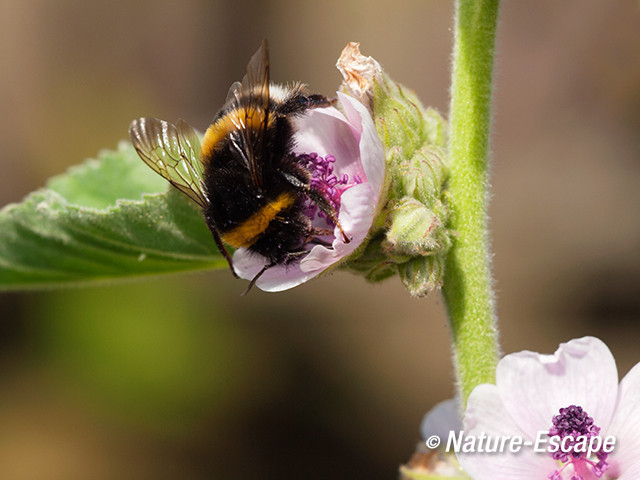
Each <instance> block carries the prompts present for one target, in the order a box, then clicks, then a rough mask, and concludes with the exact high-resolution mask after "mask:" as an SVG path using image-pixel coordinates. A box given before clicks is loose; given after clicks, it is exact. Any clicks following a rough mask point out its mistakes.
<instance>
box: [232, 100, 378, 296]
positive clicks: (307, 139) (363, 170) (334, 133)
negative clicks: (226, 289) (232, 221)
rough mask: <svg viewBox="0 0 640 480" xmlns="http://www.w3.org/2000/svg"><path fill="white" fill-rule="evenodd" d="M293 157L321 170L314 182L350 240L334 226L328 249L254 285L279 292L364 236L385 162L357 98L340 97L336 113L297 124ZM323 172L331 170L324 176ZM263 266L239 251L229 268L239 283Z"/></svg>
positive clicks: (319, 248)
mask: <svg viewBox="0 0 640 480" xmlns="http://www.w3.org/2000/svg"><path fill="white" fill-rule="evenodd" d="M297 127H298V130H297V134H296V138H295V140H296V147H295V149H294V153H296V154H297V155H305V154H306V155H307V156H308V157H309V161H314V162H318V163H320V164H321V165H320V166H321V168H323V169H324V170H323V171H322V175H320V176H319V178H318V182H323V188H326V189H327V190H331V191H330V192H328V193H327V195H326V196H327V197H328V199H329V201H330V202H332V203H333V204H334V205H336V206H338V207H339V209H338V220H339V222H340V224H341V226H342V228H343V229H344V231H345V233H346V234H347V235H348V236H349V239H350V241H349V242H348V243H346V242H345V241H344V239H343V237H342V235H341V234H340V232H339V230H338V228H337V227H335V226H334V225H330V227H331V229H332V230H333V232H334V234H333V236H332V237H330V238H328V239H327V243H328V245H327V246H323V245H313V246H310V247H309V248H310V252H309V253H308V254H306V255H304V256H303V257H301V259H300V261H297V262H293V263H290V264H288V265H279V266H275V267H272V268H269V269H267V270H266V271H265V272H264V274H262V276H261V277H260V278H259V279H258V280H257V282H256V285H257V286H258V288H260V289H262V290H265V291H270V292H277V291H281V290H287V289H289V288H292V287H295V286H297V285H299V284H301V283H303V282H306V281H307V280H309V279H311V278H313V277H315V276H317V275H319V274H320V273H322V272H324V271H325V270H327V269H329V268H331V267H333V266H335V265H338V264H339V263H341V261H342V260H344V259H345V258H346V257H348V256H349V255H350V254H351V253H352V252H353V251H354V250H355V249H356V248H358V246H359V245H360V244H361V243H362V241H363V240H364V239H365V237H366V236H367V233H368V232H369V229H370V227H371V225H372V223H373V219H374V216H375V214H376V211H377V207H378V203H379V200H380V197H381V194H382V187H383V183H384V174H385V159H384V151H383V148H382V143H381V142H380V139H379V137H378V133H377V131H376V128H375V125H374V122H373V119H372V118H371V114H370V112H369V110H368V108H367V107H366V106H365V105H363V104H362V103H361V102H360V101H358V100H356V99H355V98H353V97H351V96H348V95H345V94H343V93H338V108H334V107H328V108H317V109H313V110H310V111H309V112H308V114H305V115H304V116H303V117H301V118H300V119H298V124H297ZM327 168H328V169H329V171H328V172H327V171H326V170H327ZM312 214H313V215H314V217H315V218H314V220H313V225H314V226H318V227H319V228H327V225H328V224H327V221H326V219H325V218H323V217H322V216H319V215H315V212H312ZM266 264H267V260H266V259H265V258H264V257H261V256H259V255H255V254H252V253H250V252H249V251H247V250H246V249H244V248H239V249H238V250H236V252H235V253H234V255H233V265H234V268H235V270H236V272H237V273H238V275H239V276H240V277H241V278H245V279H247V280H251V279H253V278H254V277H255V276H256V274H257V273H258V272H260V270H261V269H262V268H263V267H264V266H265V265H266Z"/></svg>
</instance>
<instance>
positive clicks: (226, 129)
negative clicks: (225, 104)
mask: <svg viewBox="0 0 640 480" xmlns="http://www.w3.org/2000/svg"><path fill="white" fill-rule="evenodd" d="M264 116H265V111H264V110H262V109H258V108H253V107H251V108H239V109H236V110H232V111H231V112H228V113H225V114H224V115H223V116H222V117H220V118H219V119H218V120H216V121H215V122H214V123H212V124H211V125H210V126H209V128H207V131H206V132H205V134H204V138H203V140H202V147H201V148H200V158H202V159H203V160H207V159H209V158H211V156H212V155H213V151H214V150H215V149H216V147H217V146H218V145H219V144H220V142H222V141H223V140H224V139H225V138H227V136H229V134H231V133H232V132H235V131H237V130H251V129H258V128H260V126H261V125H262V124H263V122H264ZM272 122H273V116H271V117H269V125H268V126H271V123H272Z"/></svg>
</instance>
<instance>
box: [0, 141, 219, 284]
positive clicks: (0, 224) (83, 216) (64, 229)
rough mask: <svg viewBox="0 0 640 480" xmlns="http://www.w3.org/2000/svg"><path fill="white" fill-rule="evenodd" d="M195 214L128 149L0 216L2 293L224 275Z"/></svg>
mask: <svg viewBox="0 0 640 480" xmlns="http://www.w3.org/2000/svg"><path fill="white" fill-rule="evenodd" d="M226 265H227V263H226V261H225V260H224V258H223V257H222V255H220V253H219V252H218V250H217V248H216V246H215V243H214V241H213V238H212V237H211V233H210V232H209V230H208V229H207V227H206V225H205V222H204V220H203V218H202V213H201V212H200V211H199V208H198V207H197V206H196V205H195V204H194V203H193V202H192V201H191V200H189V199H188V198H187V197H186V196H185V195H183V194H181V193H179V192H177V191H175V189H173V188H168V183H167V182H166V181H165V180H164V179H162V178H161V177H160V176H158V175H156V174H155V173H153V172H152V171H151V170H150V169H149V168H148V167H147V166H146V165H144V164H143V162H142V161H141V160H140V159H139V158H138V155H137V154H136V152H135V150H134V149H133V147H132V146H131V144H129V143H125V142H123V143H122V144H121V145H120V147H119V148H118V150H117V151H104V152H101V153H100V155H99V159H97V160H95V159H93V160H88V161H86V162H85V163H83V164H82V165H79V166H77V167H73V168H71V169H70V170H69V171H68V172H67V173H66V174H64V175H60V176H57V177H54V178H52V179H51V180H49V182H48V183H47V188H44V189H41V190H37V191H35V192H33V193H31V194H30V195H28V196H27V197H26V198H25V199H24V200H23V201H22V203H19V204H11V205H8V206H6V207H4V208H3V209H2V210H0V289H2V290H9V289H11V290H17V289H25V288H42V287H55V286H64V285H71V284H85V283H91V282H99V281H106V280H117V279H128V278H135V277H140V276H145V275H155V274H161V273H172V272H184V271H193V270H202V269H214V268H226Z"/></svg>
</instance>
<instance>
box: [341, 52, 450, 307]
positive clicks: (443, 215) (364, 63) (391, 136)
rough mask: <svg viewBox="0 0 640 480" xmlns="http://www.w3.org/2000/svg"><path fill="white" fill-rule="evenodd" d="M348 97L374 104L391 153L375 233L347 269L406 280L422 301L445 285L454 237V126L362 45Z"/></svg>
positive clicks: (347, 77)
mask: <svg viewBox="0 0 640 480" xmlns="http://www.w3.org/2000/svg"><path fill="white" fill-rule="evenodd" d="M338 68H339V69H340V71H341V72H342V73H343V76H344V83H343V90H344V91H346V92H349V93H350V94H351V95H354V96H357V97H358V98H361V99H363V102H364V100H367V99H368V100H369V105H370V108H371V112H372V115H373V119H374V122H375V126H376V130H377V132H378V135H379V137H380V140H381V141H382V145H383V148H384V153H385V163H386V167H385V168H386V175H385V186H386V191H385V192H384V194H383V195H382V200H381V207H380V208H379V209H378V211H379V213H378V216H377V218H376V219H375V220H374V222H373V227H372V230H371V231H370V234H369V243H368V244H364V245H362V246H361V248H360V249H358V251H356V252H355V254H354V255H352V257H350V258H349V260H348V261H347V263H346V265H345V267H347V268H349V269H351V270H355V271H357V272H359V273H362V274H364V275H365V276H366V277H367V278H368V279H369V280H372V281H378V280H381V279H384V278H387V277H389V276H391V275H393V274H394V273H398V274H399V275H400V277H401V278H402V281H403V283H404V284H405V286H406V287H407V288H408V289H409V291H410V293H411V294H412V295H414V296H423V295H426V294H427V293H428V292H429V291H431V290H434V289H436V288H439V287H440V286H441V284H442V277H443V272H444V260H445V256H446V254H447V251H448V249H449V247H450V245H451V240H450V235H451V233H450V232H449V231H448V230H447V221H448V206H447V201H446V200H447V198H446V186H447V180H448V177H449V166H448V164H447V156H446V150H445V148H446V141H447V138H446V123H445V121H444V119H443V118H442V117H441V116H440V115H439V114H438V113H437V112H436V111H435V110H433V109H425V108H424V107H423V106H422V104H421V103H420V101H419V100H418V98H417V97H416V95H415V94H414V93H413V92H411V91H410V90H407V89H405V88H404V87H402V86H400V85H398V84H397V83H395V82H394V81H393V80H391V79H390V78H389V76H388V75H386V74H385V73H384V72H383V71H382V69H381V68H380V65H379V64H378V63H377V62H376V61H375V60H373V59H372V58H371V57H364V56H363V55H361V54H360V52H359V50H358V44H354V43H351V44H349V45H348V46H347V47H346V48H345V50H344V51H343V54H342V56H341V57H340V60H339V61H338Z"/></svg>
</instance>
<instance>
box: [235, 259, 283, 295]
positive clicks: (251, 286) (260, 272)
mask: <svg viewBox="0 0 640 480" xmlns="http://www.w3.org/2000/svg"><path fill="white" fill-rule="evenodd" d="M276 265H277V264H276V263H274V262H271V263H268V264H266V265H265V266H264V267H262V270H260V271H259V272H258V273H257V274H256V276H255V277H253V278H252V279H251V281H250V282H249V286H248V287H247V288H246V289H245V291H244V292H242V293H241V294H240V296H241V297H244V296H245V295H246V294H247V293H249V290H251V289H252V288H253V286H254V285H255V284H256V282H257V281H258V279H259V278H260V277H261V276H262V274H263V273H264V272H266V271H267V270H269V269H270V268H271V267H275V266H276Z"/></svg>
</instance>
